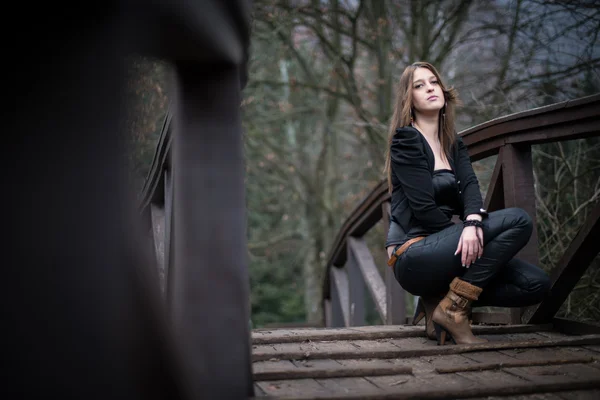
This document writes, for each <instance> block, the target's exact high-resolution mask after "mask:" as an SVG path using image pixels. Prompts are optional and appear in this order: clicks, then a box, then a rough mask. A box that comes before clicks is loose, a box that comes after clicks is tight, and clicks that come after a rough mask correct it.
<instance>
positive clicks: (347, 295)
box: [323, 95, 600, 326]
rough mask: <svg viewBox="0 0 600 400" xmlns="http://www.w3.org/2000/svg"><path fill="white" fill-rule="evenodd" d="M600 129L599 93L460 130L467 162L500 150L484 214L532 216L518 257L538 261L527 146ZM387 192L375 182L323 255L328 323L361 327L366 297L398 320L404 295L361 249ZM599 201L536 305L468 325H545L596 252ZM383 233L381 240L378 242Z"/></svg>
mask: <svg viewBox="0 0 600 400" xmlns="http://www.w3.org/2000/svg"><path fill="white" fill-rule="evenodd" d="M599 134H600V95H594V96H588V97H584V98H580V99H577V100H572V101H565V102H562V103H557V104H553V105H549V106H545V107H540V108H536V109H532V110H528V111H524V112H520V113H516V114H511V115H508V116H505V117H502V118H498V119H494V120H491V121H488V122H486V123H483V124H480V125H477V126H475V127H472V128H470V129H467V130H465V131H463V132H461V133H460V135H461V137H462V138H463V141H464V143H465V145H466V146H467V148H468V151H469V155H470V157H471V161H472V162H475V161H478V160H482V159H484V158H487V157H490V156H493V155H498V157H497V159H496V164H495V168H494V170H493V173H492V177H491V181H490V184H489V187H488V190H487V194H486V198H485V207H486V208H487V209H488V210H489V211H494V210H499V209H502V208H507V207H520V208H523V209H524V210H525V211H527V213H528V214H529V215H530V216H531V217H532V218H533V221H534V230H533V234H532V237H531V240H530V241H529V242H528V244H527V245H526V246H525V247H524V248H523V249H522V250H521V251H520V252H519V254H517V257H519V258H521V259H524V260H526V261H529V262H531V263H533V264H538V263H539V253H538V252H539V250H538V236H537V229H536V228H535V226H536V223H535V221H536V208H535V207H536V204H535V192H534V186H533V182H534V180H533V169H532V155H531V146H532V145H535V144H540V143H548V142H558V141H565V140H572V139H581V138H586V137H591V136H597V135H599ZM389 218H390V194H389V192H388V188H387V182H386V181H382V182H381V183H379V184H378V185H377V186H376V187H375V188H374V189H373V190H372V191H371V192H370V193H369V194H368V195H367V196H366V198H365V199H364V200H363V201H362V202H361V203H360V204H359V205H358V206H357V207H356V209H355V210H354V211H353V212H352V213H351V214H350V216H349V217H348V219H347V220H346V221H345V223H344V224H343V225H342V227H341V229H340V231H339V233H338V235H337V237H336V239H335V241H334V244H333V246H332V249H331V252H330V255H329V257H328V264H327V273H326V275H325V281H324V288H323V289H324V290H323V293H324V296H323V307H324V314H325V322H326V325H327V326H357V325H364V324H365V294H366V293H368V294H369V295H370V296H371V297H372V299H373V302H374V304H375V307H376V309H377V312H378V314H379V316H380V318H381V321H383V323H384V324H404V323H406V321H407V318H406V317H407V316H406V304H405V298H406V294H405V293H404V291H403V290H402V288H401V287H400V285H399V284H398V282H397V281H396V280H395V277H394V274H393V271H392V270H391V268H389V267H387V266H386V268H385V274H384V276H382V275H381V274H380V272H379V269H378V268H377V265H376V264H375V261H374V258H373V256H372V254H371V252H370V250H369V248H368V247H367V244H366V240H365V234H366V233H367V232H368V231H369V230H370V229H372V228H373V227H374V226H375V225H376V224H377V223H378V222H379V221H380V220H382V219H383V224H384V232H385V234H387V230H388V227H389ZM599 234H600V202H599V203H597V204H596V206H595V207H594V209H593V210H592V211H591V213H590V215H589V218H587V220H586V222H585V223H584V224H583V226H582V227H581V228H580V230H579V233H578V234H577V236H576V237H575V238H574V239H573V241H572V242H571V244H570V245H569V247H568V248H567V250H566V251H565V253H564V256H563V257H562V259H561V260H560V261H559V262H558V264H557V265H556V266H555V267H554V269H553V270H552V272H551V279H552V289H551V293H550V295H549V296H548V297H547V299H546V300H544V301H543V302H542V303H541V304H539V305H537V306H535V307H529V308H527V309H510V311H509V312H508V313H491V312H483V313H478V312H475V313H474V314H473V321H474V323H500V324H502V323H504V324H508V323H521V322H528V323H545V322H549V321H551V320H552V319H553V318H554V315H555V314H556V312H557V311H558V309H559V308H560V306H561V305H562V304H563V302H564V301H565V299H566V298H567V296H568V295H569V293H570V292H571V290H572V289H573V287H574V286H575V284H576V283H577V281H578V280H579V278H581V276H582V275H583V274H584V272H585V271H586V269H587V267H588V266H589V264H590V263H591V262H592V260H593V259H594V257H595V256H596V255H597V254H598V250H599V249H600V246H598V244H597V243H598V242H597V237H598V235H599ZM384 242H385V238H381V244H382V246H383V243H384Z"/></svg>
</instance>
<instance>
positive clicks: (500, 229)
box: [386, 62, 550, 344]
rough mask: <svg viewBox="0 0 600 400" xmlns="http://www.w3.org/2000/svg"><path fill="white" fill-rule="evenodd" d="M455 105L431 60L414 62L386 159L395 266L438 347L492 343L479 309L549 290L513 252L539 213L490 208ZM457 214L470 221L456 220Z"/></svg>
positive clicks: (535, 298)
mask: <svg viewBox="0 0 600 400" xmlns="http://www.w3.org/2000/svg"><path fill="white" fill-rule="evenodd" d="M456 103H457V95H456V92H455V91H454V89H453V88H446V87H445V86H444V84H443V83H442V81H441V79H440V75H439V74H438V72H437V71H436V69H435V68H434V67H433V66H432V65H431V64H429V63H426V62H417V63H414V64H412V65H410V66H409V67H407V68H406V69H405V71H404V73H403V75H402V77H401V78H400V82H399V88H398V94H397V98H396V104H395V109H394V114H393V117H392V122H391V126H390V133H389V147H388V154H387V157H386V158H387V160H386V168H387V173H388V183H389V187H390V192H391V197H392V209H391V221H390V229H389V232H388V236H387V241H386V248H387V251H388V256H389V257H390V261H389V264H390V266H391V267H393V269H394V274H395V276H396V279H397V280H398V282H399V284H400V285H401V286H402V287H403V288H404V289H405V290H406V291H408V292H409V293H411V294H413V295H415V296H419V303H418V305H417V309H416V312H415V318H414V320H413V323H417V322H418V321H419V320H420V319H421V318H422V317H425V320H426V334H427V336H428V337H429V338H431V339H436V338H437V340H438V344H444V343H445V342H446V341H447V340H448V339H449V338H452V340H453V341H454V342H455V343H458V344H462V343H479V342H484V341H485V340H484V339H482V338H477V337H475V336H474V335H473V333H472V331H471V326H470V323H469V314H470V312H471V308H472V307H473V306H484V305H486V306H498V307H524V306H529V305H533V304H537V303H539V302H541V301H542V299H543V298H544V296H545V295H546V293H547V292H548V291H549V287H550V281H549V278H548V275H547V274H546V273H545V272H544V271H543V270H542V269H540V268H539V267H537V266H535V265H532V264H530V263H527V262H525V261H523V260H519V259H517V258H514V256H515V255H516V254H517V253H518V252H519V250H520V249H522V248H523V246H525V245H526V244H527V242H528V241H529V238H530V236H531V233H532V229H533V227H532V220H531V218H530V216H529V215H528V214H527V213H526V212H525V211H523V210H522V209H519V208H508V209H503V210H499V211H494V212H490V213H489V214H488V213H487V212H486V211H485V210H484V209H483V201H482V198H481V193H480V189H479V183H478V181H477V177H476V176H475V173H474V172H473V167H472V165H471V161H470V158H469V155H468V153H467V149H466V147H465V145H464V143H463V142H462V139H461V138H460V137H459V136H458V135H456V133H455V132H456V130H455V126H454V109H455V105H456ZM453 215H458V216H460V219H461V220H462V221H463V222H462V223H461V224H455V223H453V222H452V221H451V218H452V216H453ZM448 289H449V290H448Z"/></svg>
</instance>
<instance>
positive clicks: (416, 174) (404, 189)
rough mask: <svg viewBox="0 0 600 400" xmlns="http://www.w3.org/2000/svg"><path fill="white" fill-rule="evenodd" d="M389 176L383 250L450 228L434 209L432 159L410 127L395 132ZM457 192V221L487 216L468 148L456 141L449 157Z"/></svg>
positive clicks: (443, 216)
mask: <svg viewBox="0 0 600 400" xmlns="http://www.w3.org/2000/svg"><path fill="white" fill-rule="evenodd" d="M390 153H391V170H392V171H391V172H392V187H393V190H392V196H391V197H392V206H391V221H390V229H389V231H388V236H387V241H386V244H385V246H386V247H387V246H390V245H398V244H402V243H404V242H405V241H406V240H408V239H411V238H413V237H417V236H427V235H430V234H432V233H435V232H439V231H441V230H442V229H444V228H447V227H449V226H452V225H453V222H452V220H451V219H450V218H448V216H447V215H446V214H444V213H443V212H442V211H441V210H440V209H439V208H438V206H437V205H436V202H435V197H434V192H433V169H434V166H435V158H434V156H433V151H432V150H431V147H430V146H429V143H427V140H426V139H425V137H424V136H423V135H422V134H421V133H420V132H419V131H418V130H417V129H415V128H413V127H412V126H406V127H403V128H399V129H396V134H395V135H394V137H393V139H392V145H391V148H390ZM448 161H449V163H450V167H451V168H452V170H453V172H454V176H455V179H456V183H457V186H458V188H459V195H460V202H461V206H462V210H460V211H461V213H460V215H459V216H460V218H461V219H464V217H466V216H468V215H471V214H482V215H484V216H485V215H486V214H487V213H486V212H485V210H483V200H482V198H481V192H480V190H479V181H478V180H477V176H476V175H475V172H473V166H472V165H471V159H470V157H469V154H468V153H467V148H466V146H465V144H464V143H463V141H462V138H461V137H460V136H457V137H456V140H455V142H454V145H453V147H452V152H451V155H450V157H449V160H448Z"/></svg>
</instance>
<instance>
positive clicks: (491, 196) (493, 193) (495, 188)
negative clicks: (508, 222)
mask: <svg viewBox="0 0 600 400" xmlns="http://www.w3.org/2000/svg"><path fill="white" fill-rule="evenodd" d="M502 175H503V171H502V154H498V158H497V159H496V165H495V166H494V171H493V172H492V177H491V178H490V184H489V186H488V190H487V193H486V195H485V201H484V202H483V204H484V205H483V208H485V209H486V210H488V211H496V210H501V209H503V208H504V180H503V179H502Z"/></svg>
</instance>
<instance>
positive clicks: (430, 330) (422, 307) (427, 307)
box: [412, 295, 444, 340]
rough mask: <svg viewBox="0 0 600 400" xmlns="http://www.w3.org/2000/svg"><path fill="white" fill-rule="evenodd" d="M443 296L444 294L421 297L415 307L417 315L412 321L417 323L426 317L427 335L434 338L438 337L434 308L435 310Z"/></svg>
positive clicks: (414, 323)
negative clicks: (434, 323)
mask: <svg viewBox="0 0 600 400" xmlns="http://www.w3.org/2000/svg"><path fill="white" fill-rule="evenodd" d="M443 298H444V296H443V295H442V296H436V297H419V301H418V302H417V307H416V309H415V315H414V317H413V322H412V323H413V325H417V324H418V323H419V321H421V320H422V319H423V318H425V335H426V336H427V337H428V338H429V339H432V340H435V339H436V335H435V328H434V326H433V321H432V320H431V316H432V315H433V310H435V308H436V307H437V305H438V304H439V302H440V301H441V300H442V299H443Z"/></svg>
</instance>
